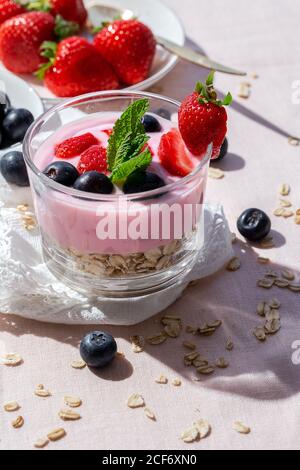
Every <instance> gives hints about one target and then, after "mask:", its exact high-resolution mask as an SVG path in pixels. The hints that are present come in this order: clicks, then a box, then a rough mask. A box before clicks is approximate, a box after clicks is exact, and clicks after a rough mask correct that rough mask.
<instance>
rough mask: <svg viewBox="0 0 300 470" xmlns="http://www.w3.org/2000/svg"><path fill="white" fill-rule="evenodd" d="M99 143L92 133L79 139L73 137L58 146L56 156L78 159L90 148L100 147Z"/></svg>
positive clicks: (80, 136)
mask: <svg viewBox="0 0 300 470" xmlns="http://www.w3.org/2000/svg"><path fill="white" fill-rule="evenodd" d="M98 143H99V142H98V140H97V139H96V137H95V136H94V135H93V134H91V133H90V132H87V133H86V134H82V135H79V136H78V137H71V138H70V139H67V140H64V141H63V142H62V143H61V144H58V145H56V147H55V156H56V157H57V158H62V159H68V158H73V157H77V156H78V155H80V154H81V153H82V152H84V151H85V150H87V149H88V148H89V147H92V145H98Z"/></svg>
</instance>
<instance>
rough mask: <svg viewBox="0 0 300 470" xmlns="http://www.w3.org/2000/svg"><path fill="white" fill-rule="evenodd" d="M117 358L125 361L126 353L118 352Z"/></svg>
mask: <svg viewBox="0 0 300 470" xmlns="http://www.w3.org/2000/svg"><path fill="white" fill-rule="evenodd" d="M116 357H119V358H120V359H124V357H125V353H124V352H123V351H117V352H116Z"/></svg>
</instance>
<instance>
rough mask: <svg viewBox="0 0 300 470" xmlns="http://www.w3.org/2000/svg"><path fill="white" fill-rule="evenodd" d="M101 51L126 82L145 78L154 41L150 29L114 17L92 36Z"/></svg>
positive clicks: (149, 65) (120, 77)
mask: <svg viewBox="0 0 300 470" xmlns="http://www.w3.org/2000/svg"><path fill="white" fill-rule="evenodd" d="M94 44H95V46H96V48H97V49H98V51H99V52H100V54H102V56H103V57H104V59H105V60H107V62H109V63H110V64H111V65H112V66H113V67H114V69H115V71H116V73H117V75H118V77H119V79H120V80H121V81H122V82H124V83H126V84H127V85H135V84H136V83H139V82H141V81H143V80H145V79H146V78H147V77H148V75H149V72H150V68H151V65H152V62H153V58H154V54H155V47H156V41H155V38H154V36H153V34H152V31H151V30H150V29H149V28H148V27H147V26H146V25H144V24H143V23H141V22H139V21H137V20H117V21H114V22H113V23H112V24H110V25H109V26H107V27H105V28H104V29H102V30H101V31H100V32H99V33H98V34H97V35H96V36H95V38H94Z"/></svg>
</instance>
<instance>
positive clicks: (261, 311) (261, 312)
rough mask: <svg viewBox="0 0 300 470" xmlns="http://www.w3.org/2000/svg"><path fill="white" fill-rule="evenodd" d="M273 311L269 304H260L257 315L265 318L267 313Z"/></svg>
mask: <svg viewBox="0 0 300 470" xmlns="http://www.w3.org/2000/svg"><path fill="white" fill-rule="evenodd" d="M270 310H271V307H270V306H269V305H268V304H267V302H259V304H258V305H257V308H256V313H257V314H258V315H259V316H260V317H264V316H265V315H266V313H268V312H269V311H270Z"/></svg>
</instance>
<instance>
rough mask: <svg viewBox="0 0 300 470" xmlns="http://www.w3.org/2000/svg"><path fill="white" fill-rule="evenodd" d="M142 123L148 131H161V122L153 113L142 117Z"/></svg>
mask: <svg viewBox="0 0 300 470" xmlns="http://www.w3.org/2000/svg"><path fill="white" fill-rule="evenodd" d="M142 124H143V126H144V128H145V131H146V132H160V131H161V125H160V122H159V121H158V120H157V119H156V118H155V117H154V116H152V115H151V114H145V116H144V117H143V119H142Z"/></svg>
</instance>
